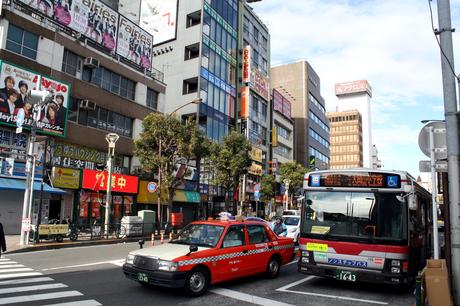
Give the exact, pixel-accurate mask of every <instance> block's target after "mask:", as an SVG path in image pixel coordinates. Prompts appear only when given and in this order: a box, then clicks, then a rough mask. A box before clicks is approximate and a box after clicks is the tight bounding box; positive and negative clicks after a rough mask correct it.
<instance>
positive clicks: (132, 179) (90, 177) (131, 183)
mask: <svg viewBox="0 0 460 306" xmlns="http://www.w3.org/2000/svg"><path fill="white" fill-rule="evenodd" d="M108 177H109V174H108V172H107V171H96V170H89V169H85V170H83V182H82V188H83V189H91V190H94V191H99V190H102V191H105V190H106V189H107V182H108ZM138 183H139V178H138V177H137V176H132V175H123V174H118V173H113V174H112V191H113V192H121V193H135V194H137V188H138Z"/></svg>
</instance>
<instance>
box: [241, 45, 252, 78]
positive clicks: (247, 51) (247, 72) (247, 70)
mask: <svg viewBox="0 0 460 306" xmlns="http://www.w3.org/2000/svg"><path fill="white" fill-rule="evenodd" d="M250 81H251V46H246V47H244V49H243V83H249V82H250Z"/></svg>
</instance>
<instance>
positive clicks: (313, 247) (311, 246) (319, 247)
mask: <svg viewBox="0 0 460 306" xmlns="http://www.w3.org/2000/svg"><path fill="white" fill-rule="evenodd" d="M327 250H328V246H327V244H324V243H312V242H307V251H317V252H327Z"/></svg>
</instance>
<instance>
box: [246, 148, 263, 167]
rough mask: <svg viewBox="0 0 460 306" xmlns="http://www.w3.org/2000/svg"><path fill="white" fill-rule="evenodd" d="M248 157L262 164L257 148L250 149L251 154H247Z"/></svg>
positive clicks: (260, 151)
mask: <svg viewBox="0 0 460 306" xmlns="http://www.w3.org/2000/svg"><path fill="white" fill-rule="evenodd" d="M249 156H250V157H251V159H252V160H254V161H256V162H259V163H261V162H262V150H261V149H259V148H255V147H252V149H251V152H249Z"/></svg>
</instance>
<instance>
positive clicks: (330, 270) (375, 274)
mask: <svg viewBox="0 0 460 306" xmlns="http://www.w3.org/2000/svg"><path fill="white" fill-rule="evenodd" d="M297 271H298V272H299V273H303V274H309V275H315V276H321V277H327V278H334V279H339V278H338V277H337V275H338V274H339V273H340V272H341V271H346V272H348V271H349V272H352V273H353V274H354V275H355V276H356V277H355V278H354V280H350V279H347V281H357V282H369V283H379V284H392V285H398V284H408V283H409V277H408V275H407V274H395V273H385V272H381V271H372V270H364V269H356V268H353V269H352V268H348V267H337V266H331V265H317V264H305V263H298V264H297Z"/></svg>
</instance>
